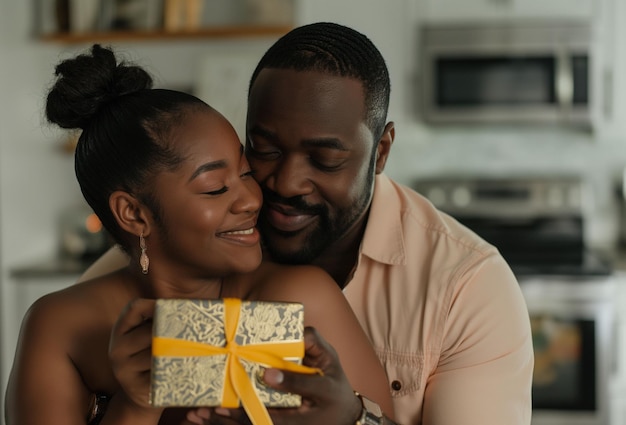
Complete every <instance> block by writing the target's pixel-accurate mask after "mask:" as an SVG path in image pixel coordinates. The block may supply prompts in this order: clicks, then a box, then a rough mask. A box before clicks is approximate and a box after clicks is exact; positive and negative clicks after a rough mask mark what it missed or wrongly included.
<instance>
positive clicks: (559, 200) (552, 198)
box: [546, 187, 565, 208]
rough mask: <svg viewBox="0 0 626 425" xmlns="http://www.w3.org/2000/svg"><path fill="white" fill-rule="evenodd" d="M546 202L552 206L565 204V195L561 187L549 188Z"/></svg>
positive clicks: (556, 206) (559, 206) (558, 206)
mask: <svg viewBox="0 0 626 425" xmlns="http://www.w3.org/2000/svg"><path fill="white" fill-rule="evenodd" d="M546 202H547V203H548V205H549V206H550V207H552V208H561V207H563V205H564V204H565V196H564V194H563V192H562V191H561V189H559V188H558V187H552V188H550V189H549V190H548V193H547V199H546Z"/></svg>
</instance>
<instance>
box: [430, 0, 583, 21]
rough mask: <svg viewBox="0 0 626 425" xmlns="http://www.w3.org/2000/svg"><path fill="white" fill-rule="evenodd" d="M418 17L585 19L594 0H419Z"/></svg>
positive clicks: (453, 18)
mask: <svg viewBox="0 0 626 425" xmlns="http://www.w3.org/2000/svg"><path fill="white" fill-rule="evenodd" d="M422 1H423V2H424V4H423V7H422V8H421V10H422V13H423V16H422V20H423V21H425V22H430V23H444V22H485V21H509V20H528V19H581V20H589V19H591V17H592V16H593V13H594V4H595V3H594V0H422Z"/></svg>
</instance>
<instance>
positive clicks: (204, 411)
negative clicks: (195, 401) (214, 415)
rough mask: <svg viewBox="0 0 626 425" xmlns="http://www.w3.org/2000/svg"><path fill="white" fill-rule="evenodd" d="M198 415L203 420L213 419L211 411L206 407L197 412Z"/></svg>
mask: <svg viewBox="0 0 626 425" xmlns="http://www.w3.org/2000/svg"><path fill="white" fill-rule="evenodd" d="M196 414H197V415H198V416H200V417H201V418H202V419H211V411H210V410H209V409H207V408H206V407H201V408H199V409H198V410H196Z"/></svg>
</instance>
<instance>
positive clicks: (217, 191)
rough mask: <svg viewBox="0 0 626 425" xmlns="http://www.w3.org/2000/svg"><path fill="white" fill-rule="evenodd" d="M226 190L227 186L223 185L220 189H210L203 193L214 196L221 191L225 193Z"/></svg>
mask: <svg viewBox="0 0 626 425" xmlns="http://www.w3.org/2000/svg"><path fill="white" fill-rule="evenodd" d="M226 192H228V186H223V187H221V188H220V189H217V190H212V191H210V192H204V194H205V195H211V196H215V195H221V194H222V193H226Z"/></svg>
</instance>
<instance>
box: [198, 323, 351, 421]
mask: <svg viewBox="0 0 626 425" xmlns="http://www.w3.org/2000/svg"><path fill="white" fill-rule="evenodd" d="M304 343H305V357H304V360H303V363H304V364H305V365H307V366H311V367H317V368H319V369H321V370H322V371H323V373H324V375H323V376H322V375H305V374H300V373H295V372H288V371H283V370H278V369H267V370H266V371H265V374H264V376H263V380H264V381H265V383H266V384H267V385H268V386H269V387H272V388H275V389H277V390H280V391H283V392H290V393H295V394H300V395H301V396H302V405H301V406H300V407H298V408H293V409H287V408H282V409H281V408H275V409H268V410H269V412H270V415H271V417H272V421H273V422H274V425H295V424H297V425H308V424H310V425H319V424H327V425H353V424H354V423H355V422H356V420H357V419H358V418H359V415H360V412H361V402H360V401H359V399H358V398H357V397H356V396H355V395H354V391H353V390H352V387H351V386H350V383H349V382H348V379H347V378H346V376H345V374H344V372H343V369H342V368H341V364H340V363H339V358H338V357H337V353H336V352H335V350H334V349H333V348H332V347H331V346H330V344H328V343H327V342H326V341H325V340H324V339H323V338H322V337H321V336H320V335H319V334H318V333H317V331H316V330H315V329H313V328H311V327H307V328H306V329H305V331H304ZM187 418H188V420H189V421H191V422H193V423H196V424H198V425H209V424H212V425H215V424H222V425H230V424H234V423H236V424H249V423H250V421H249V420H248V419H247V418H246V415H245V413H244V412H243V410H242V409H236V410H225V409H211V410H209V409H204V408H203V409H196V410H192V411H191V412H189V414H188V415H187Z"/></svg>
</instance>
